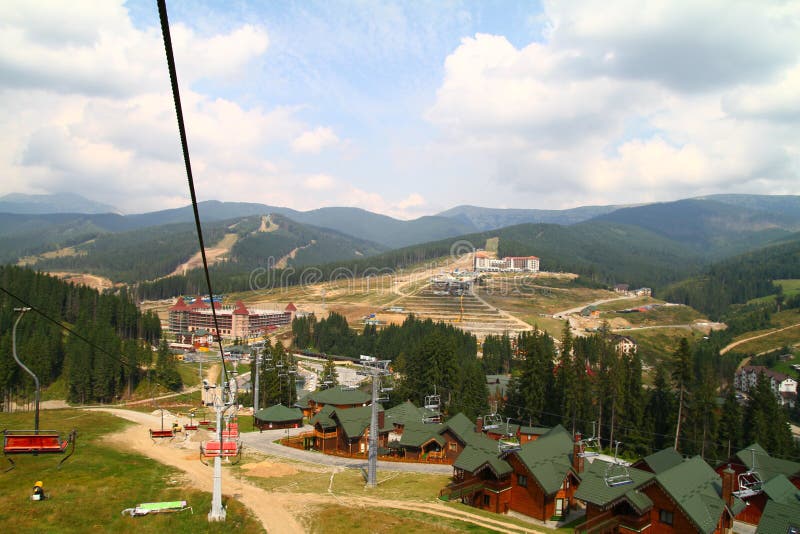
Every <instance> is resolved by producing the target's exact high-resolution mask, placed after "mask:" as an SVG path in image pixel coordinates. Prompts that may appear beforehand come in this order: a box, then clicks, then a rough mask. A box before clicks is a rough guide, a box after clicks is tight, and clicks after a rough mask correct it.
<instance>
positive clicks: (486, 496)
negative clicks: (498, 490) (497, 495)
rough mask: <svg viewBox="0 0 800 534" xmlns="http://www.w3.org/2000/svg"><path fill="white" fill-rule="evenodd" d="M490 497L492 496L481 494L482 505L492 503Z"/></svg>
mask: <svg viewBox="0 0 800 534" xmlns="http://www.w3.org/2000/svg"><path fill="white" fill-rule="evenodd" d="M491 499H492V498H491V497H490V496H489V495H484V496H483V505H484V506H489V505H490V504H492V501H491Z"/></svg>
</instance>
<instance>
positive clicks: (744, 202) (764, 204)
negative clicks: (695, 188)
mask: <svg viewBox="0 0 800 534" xmlns="http://www.w3.org/2000/svg"><path fill="white" fill-rule="evenodd" d="M698 198H700V199H708V200H713V201H715V202H721V203H723V204H730V205H732V206H741V207H743V208H748V209H751V210H757V211H765V212H767V213H771V214H773V215H782V216H784V217H786V218H787V219H788V220H791V221H795V222H800V196H798V195H708V196H705V197H698Z"/></svg>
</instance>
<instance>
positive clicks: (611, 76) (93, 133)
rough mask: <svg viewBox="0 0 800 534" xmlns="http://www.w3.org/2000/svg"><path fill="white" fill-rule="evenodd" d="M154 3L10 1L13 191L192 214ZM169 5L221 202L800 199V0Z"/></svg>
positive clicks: (378, 207) (376, 204)
mask: <svg viewBox="0 0 800 534" xmlns="http://www.w3.org/2000/svg"><path fill="white" fill-rule="evenodd" d="M154 4H155V2H150V1H148V2H139V1H131V2H124V3H122V2H114V1H108V2H102V3H100V4H97V3H96V2H86V3H82V2H77V3H76V4H75V6H74V7H70V6H65V5H63V4H60V3H50V4H48V3H30V2H22V1H20V2H5V3H3V4H2V5H0V35H1V36H2V37H0V39H2V40H3V46H2V47H0V93H2V94H1V95H0V96H2V98H0V124H2V126H3V128H2V133H0V135H2V136H3V143H0V172H2V173H3V176H4V177H5V179H4V180H3V181H2V183H0V194H4V193H9V192H28V193H43V192H58V191H65V190H72V191H75V192H77V193H80V194H83V195H84V196H87V197H89V198H94V199H97V200H100V201H103V202H107V203H110V204H112V205H115V206H118V207H119V208H120V209H122V210H123V211H125V212H140V211H150V210H154V209H161V208H166V207H174V206H179V205H183V204H185V203H186V202H187V198H188V196H187V193H186V190H185V189H186V187H185V177H184V175H183V169H182V165H181V157H180V152H179V145H178V140H177V129H176V127H175V121H174V110H172V107H171V98H170V96H169V85H168V78H167V72H166V66H165V61H164V58H163V48H162V47H163V45H162V43H161V39H160V30H159V28H158V15H157V10H156V8H155V5H154ZM168 7H169V13H170V22H171V26H172V32H173V39H174V41H175V48H176V60H177V68H178V75H179V79H180V80H181V85H182V88H181V91H182V96H183V99H184V106H185V108H186V114H187V127H188V133H189V144H190V149H191V151H192V157H193V163H194V166H195V169H194V170H195V177H196V180H197V185H198V194H199V195H200V196H201V197H202V198H217V199H220V200H231V201H234V200H235V201H253V202H263V203H267V204H273V205H281V206H289V207H292V208H295V209H302V210H306V209H313V208H317V207H321V206H332V205H347V206H359V207H362V208H365V209H369V210H372V211H377V212H380V213H385V214H388V215H392V216H396V217H401V218H414V217H418V216H420V215H426V214H432V213H436V212H438V211H441V210H444V209H447V208H450V207H453V206H456V205H459V204H473V205H483V206H490V207H514V208H553V209H559V208H568V207H574V206H578V205H586V204H620V203H635V202H651V201H659V200H672V199H676V198H685V197H690V196H697V195H704V194H711V193H718V192H726V193H729V192H741V193H761V194H800V179H798V178H800V176H798V175H799V174H800V133H798V132H800V128H798V124H797V123H798V121H800V96H798V95H800V4H798V3H795V2H788V3H786V2H759V3H753V2H745V1H742V2H739V1H720V2H713V1H705V2H689V1H686V2H683V1H666V0H665V1H653V0H648V1H645V2H641V1H632V0H631V1H610V2H609V1H602V2H601V1H592V0H586V1H580V2H552V3H551V2H544V3H542V4H539V3H535V2H512V1H504V2H458V1H451V2H445V1H442V2H433V1H432V2H410V1H409V2H387V1H381V2H378V1H374V2H367V1H358V2H333V1H329V2H250V1H244V0H240V1H237V2H191V1H186V2H177V1H173V2H168ZM67 18H69V19H70V20H71V21H73V22H72V23H71V24H70V25H64V24H63V21H64V20H66V19H67Z"/></svg>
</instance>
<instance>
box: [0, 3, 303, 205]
mask: <svg viewBox="0 0 800 534" xmlns="http://www.w3.org/2000/svg"><path fill="white" fill-rule="evenodd" d="M64 6H65V4H63V3H60V2H54V3H52V4H46V3H45V4H40V3H31V2H18V3H13V2H4V3H2V4H0V21H2V22H0V126H2V131H3V132H4V134H0V135H2V139H3V142H2V143H0V173H2V175H3V176H4V180H3V183H2V186H0V193H6V192H12V191H20V192H31V193H37V192H53V191H63V190H72V191H76V192H79V193H82V194H85V195H87V196H89V197H91V198H95V199H97V200H101V201H105V202H108V203H110V204H113V205H116V206H119V207H121V208H122V209H123V210H125V211H129V212H135V211H146V210H153V209H160V208H163V207H172V206H175V205H176V204H180V203H183V204H186V203H187V202H188V194H187V190H186V178H185V170H184V167H183V158H182V156H181V151H180V142H179V139H178V130H177V127H176V119H175V109H174V106H173V101H172V95H171V92H170V87H169V76H168V72H167V67H166V60H165V58H164V47H163V42H162V37H161V32H160V30H159V29H158V28H155V27H150V28H146V29H138V28H135V27H134V26H133V24H132V23H131V21H130V19H129V16H128V12H127V10H126V9H125V7H124V6H123V5H122V4H121V3H119V2H101V3H100V4H99V5H98V4H97V3H95V2H87V3H81V2H77V3H70V4H69V6H68V8H67V7H64ZM67 19H69V20H71V21H72V20H75V21H78V22H77V23H76V24H75V25H72V24H69V25H66V24H64V23H63V21H64V20H67ZM171 29H172V37H173V45H174V47H175V55H176V64H177V68H178V78H179V80H180V82H181V86H182V87H181V100H182V105H183V110H184V117H185V121H186V128H187V133H188V141H189V149H190V153H191V156H192V165H193V170H194V177H195V181H196V184H197V189H198V194H199V195H200V196H201V197H202V198H217V199H222V200H237V201H238V200H243V199H247V200H253V201H264V202H268V203H276V202H281V203H284V204H288V205H292V204H294V203H295V202H294V198H293V197H292V195H291V194H285V193H283V190H284V189H285V188H283V187H282V185H283V184H285V183H287V181H288V180H290V179H292V178H294V177H295V176H296V174H297V172H296V170H294V169H293V164H292V162H290V161H286V160H280V159H278V157H277V156H272V157H270V154H272V153H273V152H277V151H276V150H275V148H274V147H275V146H283V147H288V146H290V144H291V142H292V140H293V139H295V138H296V137H297V136H298V135H299V134H300V133H301V132H303V131H304V130H307V129H308V125H306V124H305V123H304V122H302V121H301V120H299V119H298V117H297V114H298V112H299V110H300V109H301V108H300V107H299V106H291V107H287V106H275V107H272V108H269V109H265V108H264V107H261V106H259V105H251V106H249V107H246V106H243V105H242V104H240V103H239V102H237V101H235V100H233V99H230V98H222V97H215V96H211V95H209V94H206V93H204V92H203V91H202V90H200V89H196V88H195V87H196V86H199V84H198V83H197V82H198V81H200V80H214V79H215V80H219V81H223V82H227V81H228V80H230V79H231V78H232V77H236V76H238V75H239V74H240V73H242V72H243V71H244V69H245V67H247V66H248V65H249V64H250V63H252V61H253V60H254V59H256V58H258V57H259V56H261V55H263V54H265V53H266V51H267V49H268V46H269V38H268V35H267V33H266V31H265V30H264V29H263V28H262V27H258V26H255V25H252V24H245V25H241V26H238V27H234V28H232V29H231V30H230V31H228V32H225V33H218V34H215V35H210V36H204V35H200V34H198V33H197V32H196V31H194V30H191V29H189V28H187V27H186V26H184V25H181V24H172V28H171ZM180 199H183V200H182V201H181V200H180Z"/></svg>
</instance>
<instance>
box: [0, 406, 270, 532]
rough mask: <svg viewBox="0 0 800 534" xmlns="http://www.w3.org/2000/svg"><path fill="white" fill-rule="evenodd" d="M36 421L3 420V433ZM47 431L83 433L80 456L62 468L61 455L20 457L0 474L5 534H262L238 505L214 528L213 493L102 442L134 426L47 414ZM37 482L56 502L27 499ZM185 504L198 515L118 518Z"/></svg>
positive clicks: (103, 417) (27, 417)
mask: <svg viewBox="0 0 800 534" xmlns="http://www.w3.org/2000/svg"><path fill="white" fill-rule="evenodd" d="M32 417H33V416H32V414H29V413H22V414H2V415H0V426H2V427H3V428H28V427H30V426H32V425H31V422H32ZM41 418H42V421H41V425H40V426H41V427H42V428H45V429H55V430H60V431H68V430H69V429H71V428H75V429H77V431H78V441H77V445H76V450H75V454H74V455H73V456H72V457H71V458H70V459H68V460H67V461H66V462H65V463H64V465H63V467H62V468H61V469H57V468H56V466H57V464H58V461H59V459H60V457H59V456H51V455H48V456H38V457H36V456H18V457H17V458H16V459H15V461H16V463H17V468H16V469H15V470H13V471H11V472H9V473H6V474H4V475H0V524H2V525H3V531H4V532H14V533H27V532H31V533H33V532H57V533H60V532H76V533H78V532H80V533H84V532H86V531H87V530H90V529H99V530H102V531H106V532H131V533H132V532H137V533H141V532H171V533H181V532H186V533H191V532H230V531H231V530H242V531H245V532H263V529H262V528H261V526H260V523H258V521H256V520H255V519H254V518H252V517H251V516H250V515H249V513H248V512H247V510H246V509H244V508H243V507H242V506H241V505H240V504H239V503H238V502H236V501H234V500H232V499H228V500H227V502H226V505H227V507H228V518H227V522H226V523H224V524H213V525H212V524H209V523H208V521H207V519H206V512H207V511H208V510H209V509H210V506H211V495H210V494H208V493H204V492H200V491H195V490H187V489H183V488H181V483H180V472H179V471H177V470H176V469H173V468H170V467H168V466H164V465H161V464H158V463H155V462H153V461H152V460H150V459H148V458H145V457H143V456H139V455H137V454H132V453H128V452H121V451H118V450H116V449H114V448H111V447H109V446H107V445H105V444H103V440H102V435H103V434H106V433H109V432H115V431H119V430H121V429H123V428H124V427H125V426H126V425H127V424H128V423H126V422H124V421H122V420H121V419H118V418H116V417H113V416H111V415H107V414H102V413H95V412H91V413H90V412H84V411H76V410H58V411H44V412H42V416H41ZM37 480H42V481H43V482H44V487H45V491H46V492H47V493H48V496H49V497H50V498H49V499H48V500H45V501H43V502H32V501H30V500H29V497H30V490H31V488H32V487H33V483H34V482H35V481H37ZM172 500H186V501H188V504H189V505H190V506H192V507H193V508H194V512H195V513H194V514H191V513H189V512H182V513H179V514H161V515H156V516H152V517H141V518H135V519H134V518H130V517H128V516H125V517H123V516H122V515H121V514H120V512H121V511H122V510H123V509H125V508H130V507H133V506H135V505H137V504H139V503H142V502H154V501H172Z"/></svg>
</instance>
